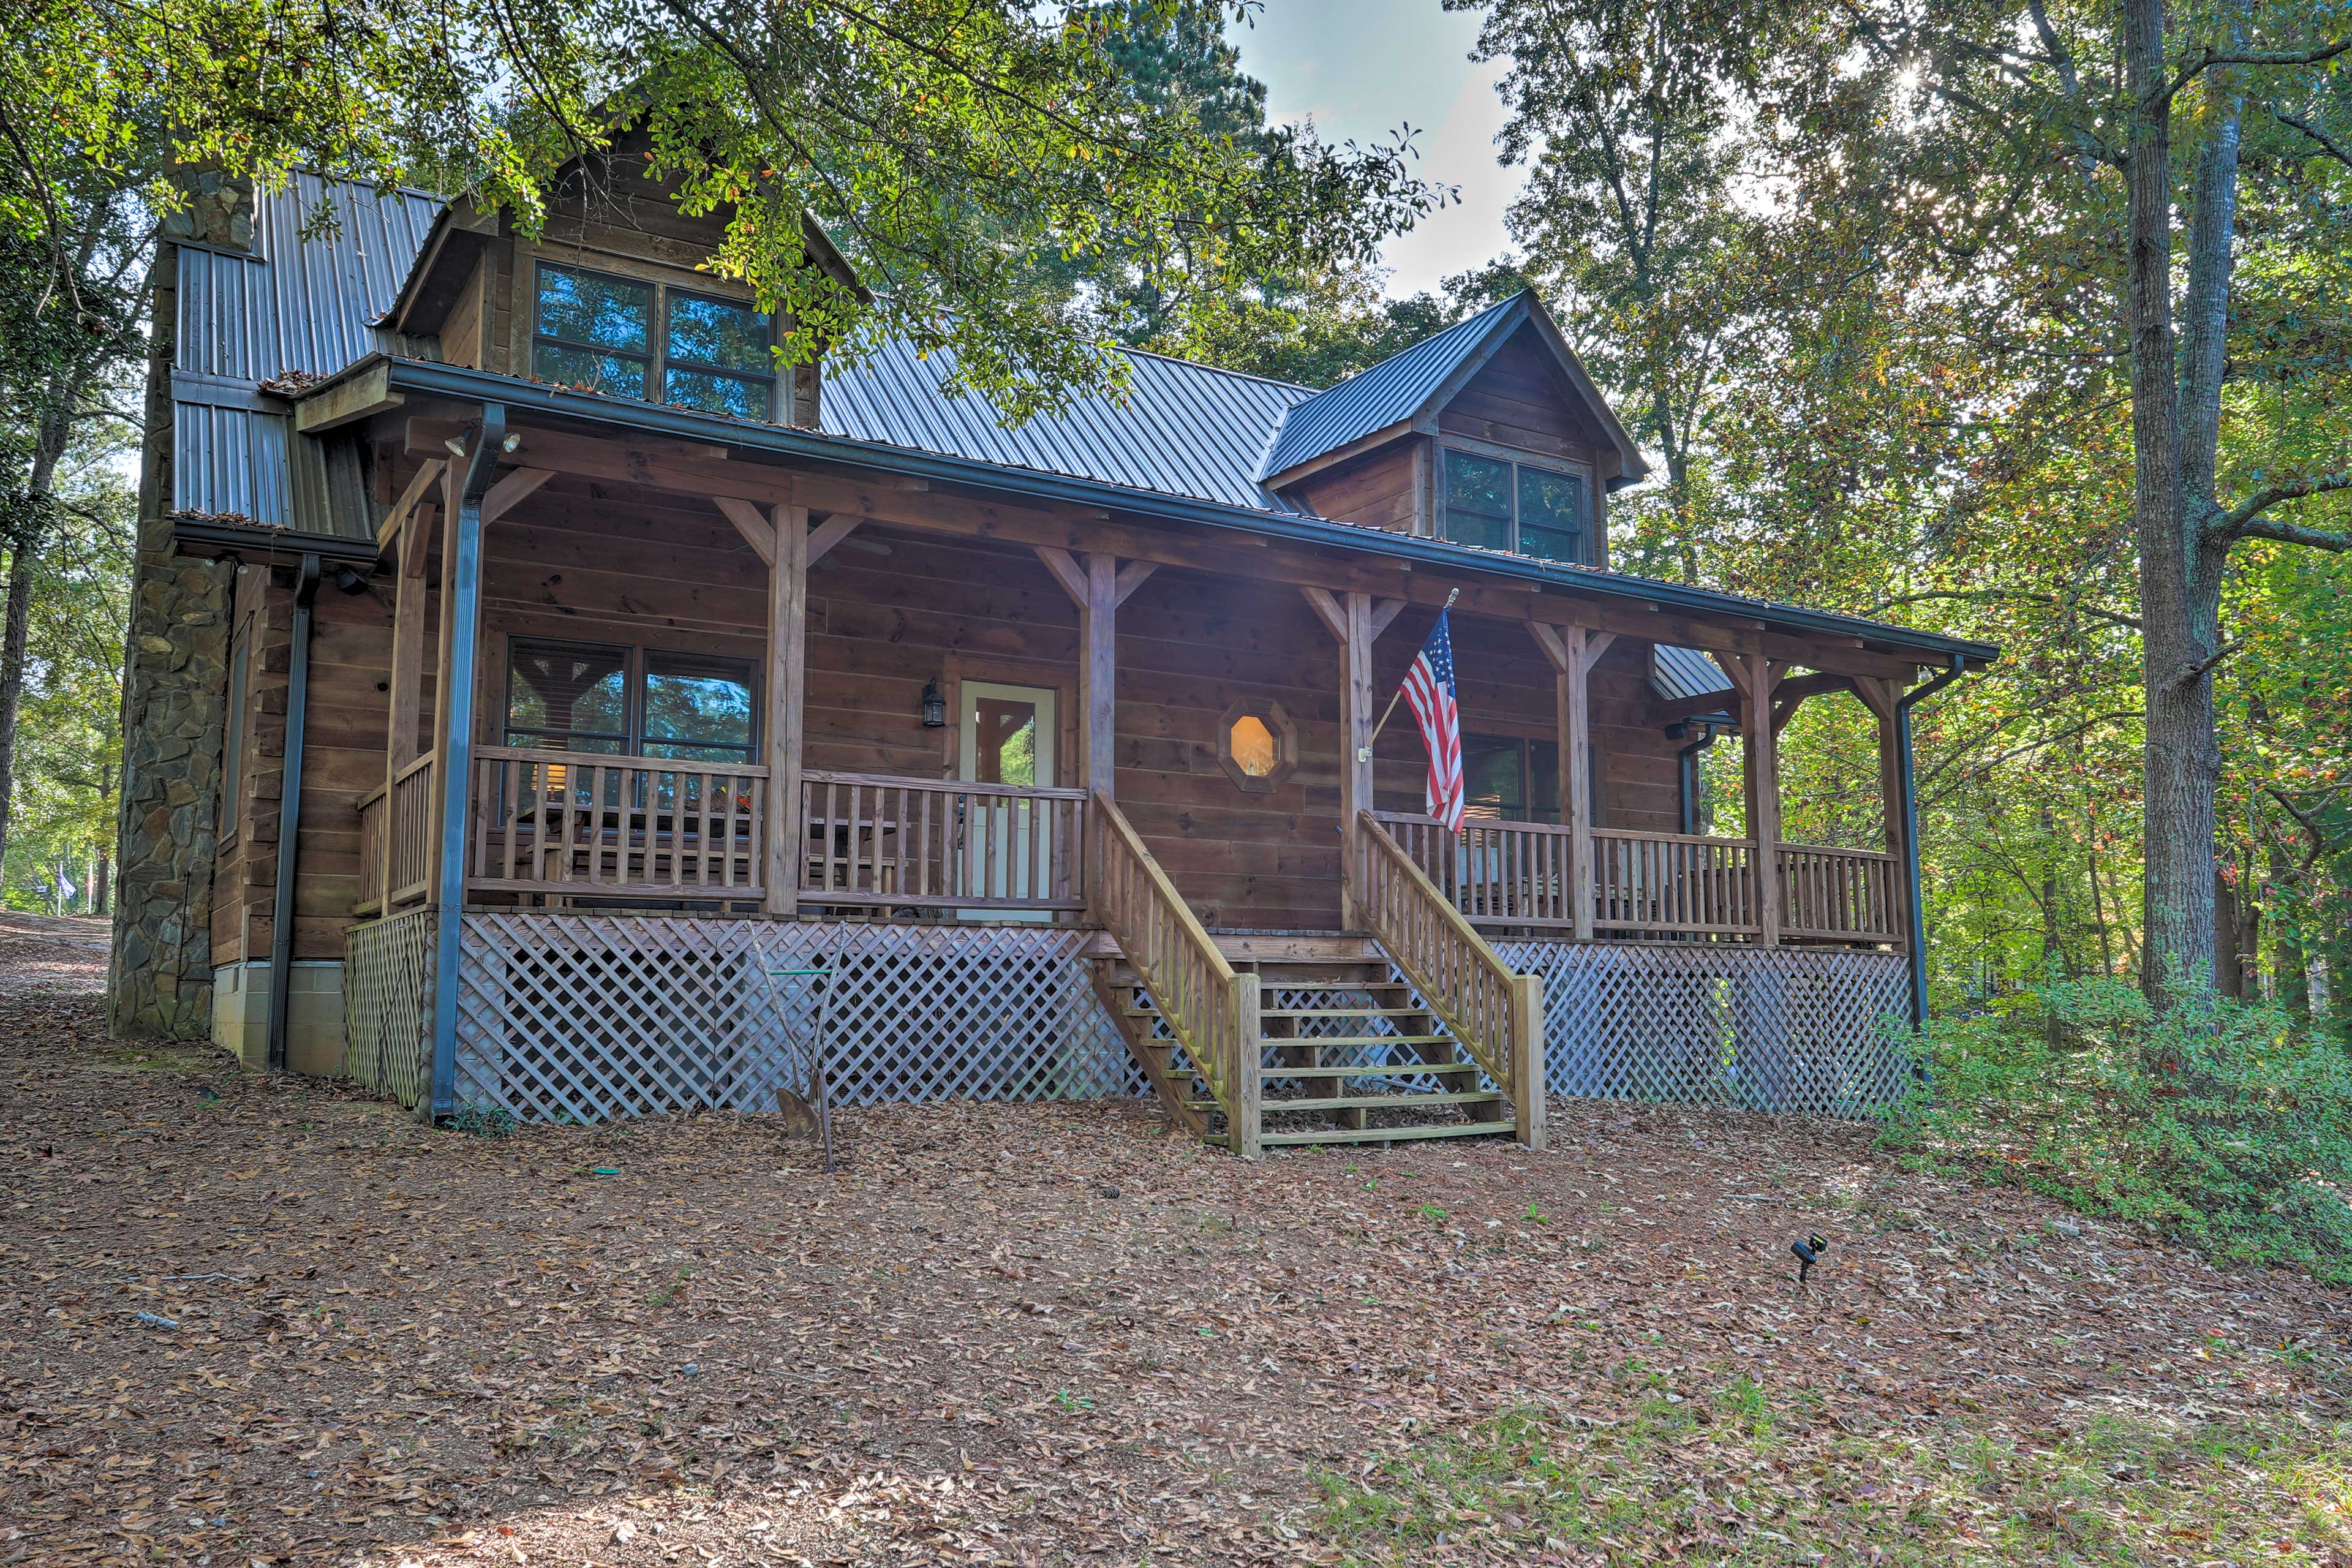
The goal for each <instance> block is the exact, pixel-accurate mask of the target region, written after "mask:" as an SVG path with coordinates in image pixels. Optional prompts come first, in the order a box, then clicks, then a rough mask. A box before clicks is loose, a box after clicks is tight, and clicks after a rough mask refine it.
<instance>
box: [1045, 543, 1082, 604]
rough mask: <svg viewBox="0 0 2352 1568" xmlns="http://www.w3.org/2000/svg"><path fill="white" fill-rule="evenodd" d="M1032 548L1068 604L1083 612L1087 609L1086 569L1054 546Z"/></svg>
mask: <svg viewBox="0 0 2352 1568" xmlns="http://www.w3.org/2000/svg"><path fill="white" fill-rule="evenodd" d="M1034 549H1035V550H1036V552H1037V559H1038V560H1040V561H1042V562H1044V563H1045V570H1046V571H1048V572H1051V573H1052V574H1054V581H1055V582H1056V583H1059V584H1061V585H1062V592H1063V593H1065V594H1067V595H1069V596H1070V603H1072V604H1074V605H1076V606H1077V607H1078V609H1079V610H1080V611H1081V612H1083V611H1084V610H1085V609H1086V607H1087V574H1086V569H1085V568H1084V567H1082V566H1080V565H1079V564H1078V562H1077V558H1076V556H1074V555H1072V554H1071V553H1070V552H1068V551H1066V550H1064V549H1061V548H1059V547H1058V546H1055V545H1051V544H1040V545H1036V546H1034Z"/></svg>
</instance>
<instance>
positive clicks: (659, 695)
mask: <svg viewBox="0 0 2352 1568" xmlns="http://www.w3.org/2000/svg"><path fill="white" fill-rule="evenodd" d="M750 753H751V666H750V665H748V664H745V663H743V662H741V661H740V660H739V659H731V658H704V657H702V656H700V655H698V654H688V653H648V654H646V755H648V756H655V757H683V758H690V759H692V760H694V761H697V762H707V763H719V762H744V761H748V760H749V759H750Z"/></svg>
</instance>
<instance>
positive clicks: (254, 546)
mask: <svg viewBox="0 0 2352 1568" xmlns="http://www.w3.org/2000/svg"><path fill="white" fill-rule="evenodd" d="M172 542H173V544H174V545H176V546H178V547H179V548H180V549H181V550H184V551H185V552H188V553H189V554H191V555H234V556H236V557H237V558H238V559H239V560H241V561H250V560H262V561H275V560H278V559H280V558H281V557H283V558H286V559H289V560H291V559H299V558H300V557H303V556H308V555H315V556H317V557H318V558H319V559H320V562H321V563H325V562H333V563H335V564H337V565H339V566H373V565H374V564H375V563H376V562H377V561H378V560H379V559H380V558H381V557H382V556H383V548H382V547H381V546H379V545H378V544H377V543H376V542H375V541H374V540H373V539H352V538H351V537H349V536H347V535H344V534H341V533H310V532H306V531H303V530H300V529H294V528H276V527H273V526H271V525H270V524H268V523H266V522H231V521H225V520H223V519H220V518H211V517H175V518H173V519H172Z"/></svg>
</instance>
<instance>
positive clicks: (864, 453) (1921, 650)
mask: <svg viewBox="0 0 2352 1568" xmlns="http://www.w3.org/2000/svg"><path fill="white" fill-rule="evenodd" d="M377 366H382V367H383V369H384V371H385V374H386V378H387V384H388V385H389V387H390V388H391V389H392V390H394V391H395V392H401V393H407V394H413V395H418V396H424V397H440V398H448V399H454V400H457V401H462V402H467V403H499V404H504V405H506V406H507V407H508V408H509V409H527V410H530V411H531V412H533V413H537V414H541V415H544V416H551V417H555V418H562V419H574V420H581V421H583V422H587V423H592V424H599V425H605V426H619V427H622V428H626V429H633V430H639V431H644V432H646V433H647V434H652V435H660V436H667V437H673V438H676V439H681V440H690V441H698V442H704V443H709V444H714V445H723V446H729V447H740V448H743V449H745V450H746V451H749V452H756V453H762V454H766V455H769V456H772V457H775V458H785V459H789V460H792V461H794V462H803V463H822V464H827V465H837V466H846V467H852V468H866V469H874V470H879V471H882V472H885V473H891V474H898V475H903V476H906V477H908V478H912V479H929V480H937V481H940V482H942V483H948V484H954V485H960V486H966V487H970V488H972V489H991V490H997V491H1001V492H1004V493H1007V494H1010V495H1015V496H1022V497H1027V498H1032V499H1035V500H1049V501H1060V502H1064V503H1068V504H1075V505H1080V506H1092V507H1101V508H1105V509H1107V510H1115V511H1118V512H1121V513H1125V514H1127V515H1129V516H1130V517H1135V518H1139V519H1144V520H1148V521H1153V522H1159V523H1171V524H1178V525H1189V526H1192V527H1201V528H1212V529H1220V530H1227V531H1239V532H1243V533H1249V534H1255V535H1257V536H1259V537H1262V538H1267V539H1276V540H1283V541H1286V542H1293V543H1299V544H1307V545H1319V546H1323V547H1326V548H1331V549H1339V550H1344V551H1350V552H1360V553H1363V554H1368V555H1377V556H1379V557H1381V558H1383V559H1385V560H1389V561H1397V562H1406V563H1413V564H1416V565H1426V566H1429V567H1433V568H1439V569H1444V570H1448V571H1454V572H1475V573H1478V574H1485V575H1487V576H1494V577H1500V578H1504V579H1508V580H1511V581H1515V582H1518V583H1524V584H1537V585H1549V586H1552V587H1556V588H1559V589H1561V590H1563V591H1567V592H1570V593H1575V594H1587V595H1594V596H1597V597H1601V598H1613V599H1618V600H1622V601H1629V602H1632V603H1634V604H1637V605H1642V606H1643V607H1645V608H1648V607H1656V608H1663V609H1671V610H1676V611H1682V612H1687V613H1690V614H1694V615H1698V616H1710V617H1717V618H1728V619H1734V620H1745V621H1750V622H1755V623H1760V624H1761V625H1762V626H1764V627H1766V628H1768V629H1770V630H1775V631H1781V632H1788V633H1793V634H1797V635H1800V636H1811V637H1853V638H1859V639H1861V640H1863V641H1864V642H1867V643H1876V644H1879V645H1882V646H1884V647H1890V648H1894V649H1897V650H1900V651H1902V652H1906V653H1916V654H1917V655H1918V656H1919V662H1921V663H1948V662H1950V661H1952V660H1954V659H1958V658H1964V659H1967V660H1969V661H1970V662H1972V663H1986V662H1990V661H1991V660H1994V659H1997V658H2000V648H1999V647H1995V646H1994V645H1992V644H1990V643H1984V642H1978V641H1975V640H1973V639H1970V638H1966V637H1948V636H1946V635H1944V634H1942V633H1939V632H1929V631H1920V630H1916V629H1913V628H1911V627H1907V626H1896V625H1893V624H1890V623H1887V622H1884V621H1874V620H1868V619H1865V618H1864V617H1862V616H1846V615H1839V614H1836V613H1834V612H1831V611H1824V610H1812V609H1806V608H1804V607H1802V606H1800V605H1784V604H1780V603H1777V602H1774V601H1771V600H1765V599H1751V598H1746V597H1742V596H1741V595H1736V594H1726V593H1720V592H1717V591H1716V590H1714V589H1710V588H1698V587H1693V586H1690V585H1689V584H1681V583H1668V582H1663V581H1660V580H1658V579H1656V578H1651V577H1637V576H1633V575H1632V574H1627V573H1622V572H1612V571H1608V570H1605V569H1602V568H1598V567H1591V566H1581V565H1574V564H1570V563H1564V562H1557V561H1542V560H1538V559H1536V558H1534V557H1531V556H1524V555H1516V554H1511V553H1508V552H1501V551H1493V550H1484V549H1480V548H1478V547H1476V546H1475V545H1468V544H1457V543H1454V542H1451V541H1448V540H1442V539H1423V538H1417V537H1414V536H1412V535H1409V534H1401V533H1394V532H1390V531H1386V530H1382V529H1376V528H1368V527H1363V526H1360V525H1357V524H1354V523H1347V522H1339V521H1333V520H1331V519H1328V518H1319V517H1309V516H1304V515H1301V514H1299V513H1297V512H1288V511H1275V510H1266V509H1264V508H1258V507H1247V506H1239V505H1234V504H1232V503H1230V502H1219V501H1209V500H1198V499H1195V498H1192V497H1187V496H1179V495H1171V494H1168V493H1167V492H1165V491H1161V490H1155V489H1146V488H1143V487H1141V486H1137V485H1130V484H1118V483H1112V482H1109V481H1107V480H1102V479H1085V478H1078V477H1075V476H1072V475H1068V474H1063V473H1056V472H1052V471H1049V470H1042V469H1033V468H1019V467H1014V466H1011V465H1008V464H1005V463H999V462H988V461H982V460H978V459H974V458H964V457H958V456H953V455H949V454H944V453H939V452H931V451H925V450H921V449H919V448H913V447H897V446H891V445H888V444H886V443H883V442H877V441H870V440H860V439H856V438H854V437H845V436H836V435H831V434H827V433H824V432H822V431H814V430H803V429H799V428H796V427H793V426H781V425H763V424H754V423H751V422H750V421H746V420H740V419H730V418H728V417H726V416H720V415H712V414H702V413H698V412H695V411H692V410H689V409H683V408H674V407H670V406H667V405H660V404H648V403H641V402H637V401H635V400H634V399H621V398H613V397H602V396H598V395H594V394H589V393H576V392H564V391H560V390H558V389H557V388H555V387H552V386H549V385H546V384H541V383H539V382H535V381H527V380H524V379H522V378H520V377H516V376H509V375H499V374H492V373H490V372H487V371H478V370H467V369H464V368H461V367H458V366H455V365H446V364H439V363H430V362H427V361H423V360H412V359H401V358H395V357H393V356H390V355H385V354H381V353H377V354H371V355H369V356H368V357H367V358H365V359H362V360H361V361H359V362H357V363H354V364H352V366H350V367H348V368H347V369H346V370H345V371H344V372H342V373H341V374H339V375H337V376H334V377H331V378H330V379H329V380H327V381H324V382H320V383H319V384H317V385H315V386H310V387H306V388H305V389H304V390H303V392H302V394H301V396H303V397H306V398H307V397H310V396H315V395H318V394H320V392H323V391H325V390H327V389H328V388H330V387H332V386H334V385H337V384H341V383H342V382H344V381H346V380H348V379H350V378H352V377H353V376H356V375H359V374H364V373H367V372H369V371H372V370H373V369H374V368H375V367H377Z"/></svg>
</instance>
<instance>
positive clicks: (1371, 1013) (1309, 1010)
mask: <svg viewBox="0 0 2352 1568" xmlns="http://www.w3.org/2000/svg"><path fill="white" fill-rule="evenodd" d="M1428 1011H1429V1009H1428V1008H1426V1007H1261V1008H1259V1009H1258V1014H1257V1016H1259V1017H1261V1018H1417V1017H1419V1016H1422V1015H1423V1014H1424V1013H1426V1012H1428Z"/></svg>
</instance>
